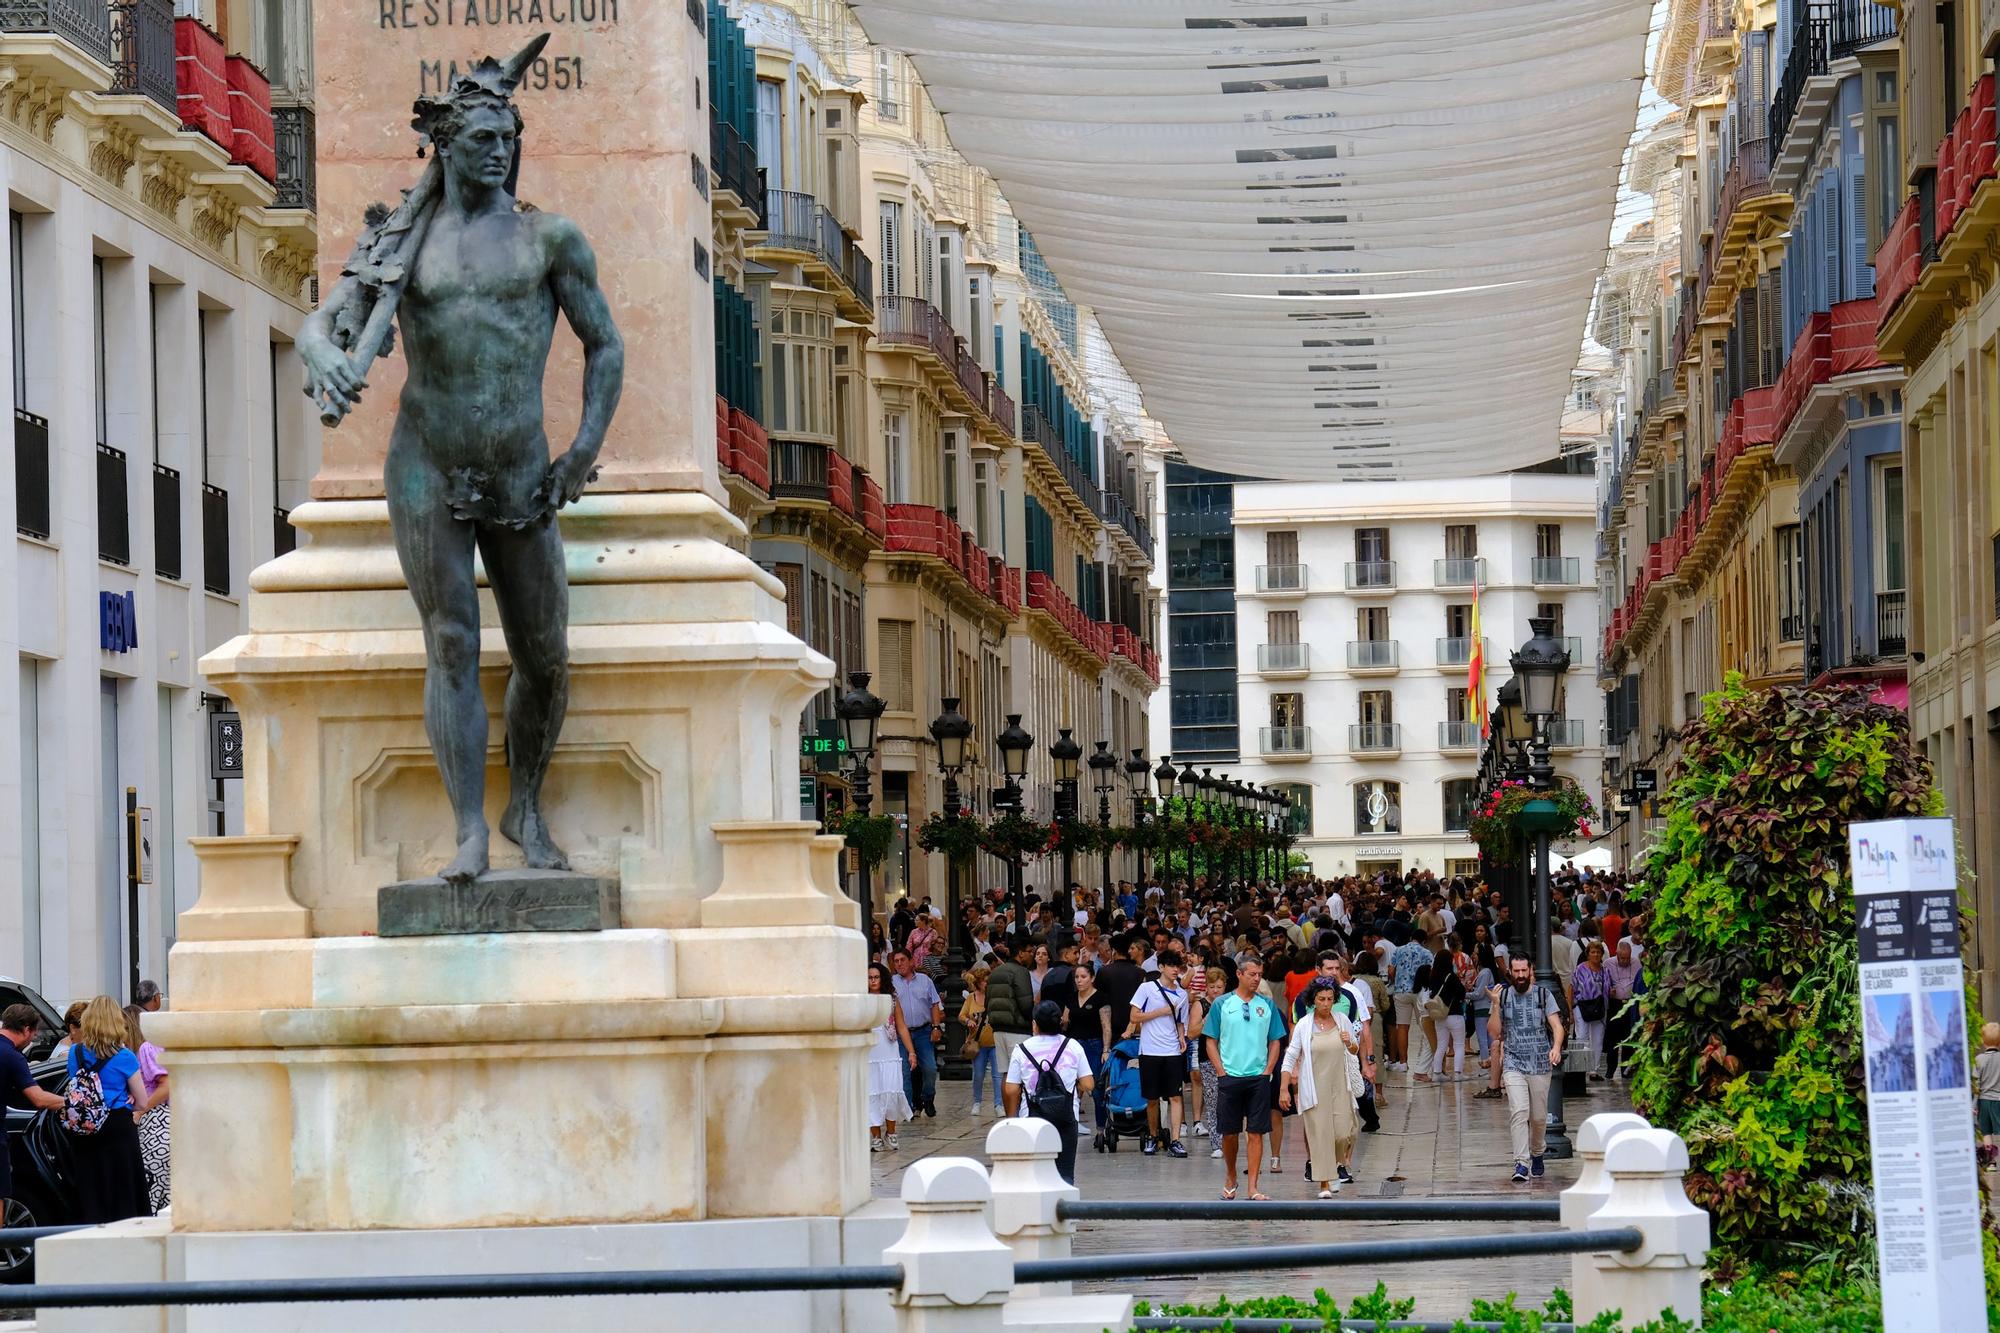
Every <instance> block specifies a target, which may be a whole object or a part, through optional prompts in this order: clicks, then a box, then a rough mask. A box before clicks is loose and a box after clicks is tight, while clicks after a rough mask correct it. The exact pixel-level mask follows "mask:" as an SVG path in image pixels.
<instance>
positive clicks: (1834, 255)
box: [1819, 172, 1840, 310]
mask: <svg viewBox="0 0 2000 1333" xmlns="http://www.w3.org/2000/svg"><path fill="white" fill-rule="evenodd" d="M1819 225H1820V245H1821V247H1822V249H1823V252H1824V256H1825V258H1824V262H1825V265H1826V267H1825V269H1824V270H1823V271H1824V273H1825V275H1826V277H1825V282H1826V304H1825V305H1824V306H1822V307H1820V308H1821V309H1823V310H1831V309H1833V303H1834V302H1835V301H1838V300H1839V299H1840V296H1839V291H1840V178H1839V177H1838V176H1835V175H1834V174H1832V173H1831V172H1829V173H1827V177H1826V180H1825V182H1824V183H1822V184H1821V186H1820V192H1819Z"/></svg>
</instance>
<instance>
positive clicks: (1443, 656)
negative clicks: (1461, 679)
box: [1437, 638, 1472, 666]
mask: <svg viewBox="0 0 2000 1333" xmlns="http://www.w3.org/2000/svg"><path fill="white" fill-rule="evenodd" d="M1470 661H1472V640H1471V639H1470V638H1455V639H1439V640H1438V641H1437V664H1438V665H1439V666H1464V665H1466V664H1467V663H1469V662H1470Z"/></svg>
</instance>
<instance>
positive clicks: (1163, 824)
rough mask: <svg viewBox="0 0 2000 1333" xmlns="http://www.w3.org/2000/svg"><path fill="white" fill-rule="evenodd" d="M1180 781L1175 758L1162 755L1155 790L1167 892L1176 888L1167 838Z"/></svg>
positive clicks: (1171, 827) (1154, 774) (1161, 855)
mask: <svg viewBox="0 0 2000 1333" xmlns="http://www.w3.org/2000/svg"><path fill="white" fill-rule="evenodd" d="M1180 780H1181V775H1180V770H1179V769H1177V768H1175V767H1174V757H1173V756H1172V755H1170V754H1163V755H1161V756H1160V766H1159V767H1158V768H1156V769H1154V770H1153V788H1154V790H1155V791H1157V792H1159V794H1160V809H1159V814H1158V819H1159V823H1160V833H1159V838H1160V861H1161V862H1164V863H1165V865H1166V868H1167V873H1166V874H1164V875H1162V876H1161V877H1160V878H1161V879H1163V880H1165V881H1166V883H1165V884H1164V885H1163V886H1162V887H1163V888H1165V889H1167V890H1171V889H1172V888H1173V887H1174V853H1173V848H1172V847H1170V846H1168V844H1167V837H1168V835H1169V834H1170V833H1172V832H1173V826H1174V811H1173V799H1174V789H1175V787H1177V786H1178V785H1179V784H1180ZM1153 868H1154V869H1156V870H1157V869H1159V865H1158V864H1155V866H1154V867H1153ZM1140 877H1141V878H1142V879H1143V878H1144V877H1145V870H1144V867H1143V866H1142V867H1141V868H1140ZM1140 887H1141V888H1143V887H1145V886H1144V885H1141V886H1140Z"/></svg>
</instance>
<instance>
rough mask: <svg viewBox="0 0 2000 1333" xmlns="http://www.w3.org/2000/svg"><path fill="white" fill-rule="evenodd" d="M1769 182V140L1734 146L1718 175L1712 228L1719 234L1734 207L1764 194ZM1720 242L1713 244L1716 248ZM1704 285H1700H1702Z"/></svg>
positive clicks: (1723, 229) (1759, 139)
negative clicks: (1732, 155)
mask: <svg viewBox="0 0 2000 1333" xmlns="http://www.w3.org/2000/svg"><path fill="white" fill-rule="evenodd" d="M1770 184H1771V141H1770V140H1769V139H1766V138H1761V137H1760V138H1756V139H1745V140H1744V141H1743V142H1742V143H1740V144H1738V145H1737V147H1736V160H1735V161H1734V162H1731V163H1730V164H1729V170H1728V171H1727V172H1726V173H1724V175H1723V177H1722V194H1721V197H1720V198H1718V199H1717V200H1716V204H1715V231H1716V235H1717V236H1718V237H1720V236H1721V235H1722V234H1723V233H1724V232H1725V231H1727V230H1728V228H1729V220H1730V218H1732V217H1733V216H1735V214H1736V206H1737V205H1738V204H1740V203H1742V202H1743V201H1744V200H1745V199H1751V198H1754V197H1756V196H1757V195H1760V194H1764V193H1766V192H1767V191H1768V190H1769V188H1770ZM1721 248H1722V247H1721V245H1720V243H1719V242H1718V244H1717V245H1716V246H1715V250H1716V251H1720V250H1721ZM1705 285H1706V284H1704V286H1705Z"/></svg>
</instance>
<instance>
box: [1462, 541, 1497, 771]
mask: <svg viewBox="0 0 2000 1333" xmlns="http://www.w3.org/2000/svg"><path fill="white" fill-rule="evenodd" d="M1465 692H1466V694H1467V695H1468V696H1469V698H1470V702H1471V704H1472V716H1473V720H1474V721H1476V722H1478V723H1479V735H1480V737H1481V738H1482V739H1484V738H1485V737H1487V736H1490V735H1491V734H1492V731H1493V720H1492V717H1491V715H1490V714H1488V712H1487V711H1486V643H1485V640H1484V639H1482V638H1481V637H1480V634H1479V582H1478V580H1477V579H1475V580H1473V584H1472V646H1471V651H1470V652H1469V653H1467V654H1466V659H1465Z"/></svg>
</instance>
